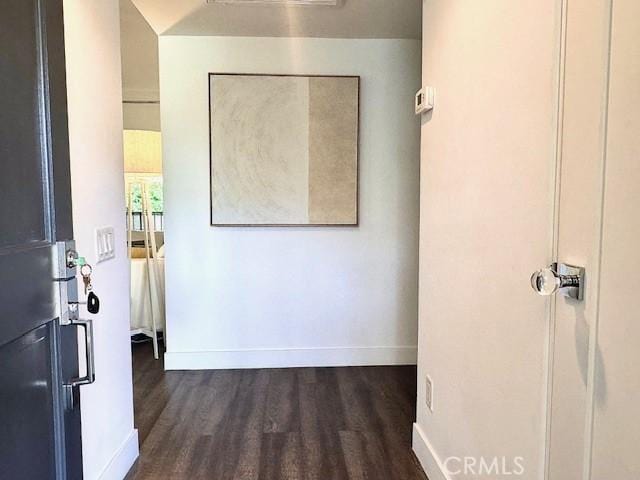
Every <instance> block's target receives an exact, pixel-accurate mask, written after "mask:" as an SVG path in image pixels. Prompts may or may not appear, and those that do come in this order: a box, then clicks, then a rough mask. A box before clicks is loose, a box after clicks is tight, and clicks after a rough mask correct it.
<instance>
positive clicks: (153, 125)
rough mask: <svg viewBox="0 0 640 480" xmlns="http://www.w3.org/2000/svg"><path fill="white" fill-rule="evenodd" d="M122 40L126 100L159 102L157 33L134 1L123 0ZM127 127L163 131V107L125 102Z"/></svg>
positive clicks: (125, 123)
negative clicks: (161, 117) (161, 126)
mask: <svg viewBox="0 0 640 480" xmlns="http://www.w3.org/2000/svg"><path fill="white" fill-rule="evenodd" d="M120 40H121V53H122V88H123V99H124V100H129V101H157V100H159V96H160V87H159V84H158V82H159V79H158V36H157V35H156V33H155V32H154V31H153V29H152V28H151V27H150V26H149V24H148V23H147V21H146V20H145V19H144V17H143V16H142V14H141V13H140V12H139V11H138V9H137V8H136V7H135V5H134V4H133V2H132V1H131V0H120ZM123 114H124V128H126V129H132V130H155V131H159V130H160V106H159V105H158V104H149V103H127V104H124V105H123Z"/></svg>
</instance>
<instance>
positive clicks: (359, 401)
mask: <svg viewBox="0 0 640 480" xmlns="http://www.w3.org/2000/svg"><path fill="white" fill-rule="evenodd" d="M133 365H134V368H133V372H134V403H135V423H136V427H137V428H138V433H139V436H140V444H141V448H140V458H139V459H138V461H137V462H136V465H135V466H134V467H133V469H132V470H131V472H130V473H129V475H128V476H127V479H172V480H179V479H189V480H191V479H194V480H195V479H215V480H227V479H228V480H244V479H255V480H303V479H304V480H331V479H349V480H364V479H369V480H376V479H380V480H403V479H423V480H424V479H426V476H425V475H424V473H423V472H422V470H421V468H420V467H419V465H418V463H417V461H416V460H415V457H414V456H413V454H412V452H411V424H412V422H413V421H414V419H415V393H416V384H415V376H416V375H415V373H416V372H415V368H414V367H348V368H290V369H263V370H213V371H186V372H164V371H163V366H162V361H161V360H153V355H152V352H151V345H150V344H143V345H136V346H134V349H133Z"/></svg>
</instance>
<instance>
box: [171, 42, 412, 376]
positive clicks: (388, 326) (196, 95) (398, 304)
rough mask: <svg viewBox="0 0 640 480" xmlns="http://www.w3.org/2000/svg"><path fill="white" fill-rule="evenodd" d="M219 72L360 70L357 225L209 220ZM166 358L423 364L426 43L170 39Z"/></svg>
mask: <svg viewBox="0 0 640 480" xmlns="http://www.w3.org/2000/svg"><path fill="white" fill-rule="evenodd" d="M209 72H236V73H237V72H254V73H292V74H327V75H331V74H354V75H360V76H361V77H362V78H361V113H360V122H361V123H360V226H359V227H357V228H326V227H304V228H303V227H299V228H255V227H246V228H231V227H225V228H214V227H211V226H209V223H210V221H209V127H208V77H207V74H208V73H209ZM160 86H161V87H160V97H161V110H162V111H161V115H162V128H163V155H164V172H165V210H166V220H165V228H166V255H167V258H166V275H167V278H166V290H167V337H168V351H167V354H166V366H167V368H169V369H182V368H227V367H266V366H293V365H333V364H346V365H349V364H393V363H414V362H415V355H416V348H415V347H416V324H417V242H418V237H417V235H418V176H419V175H418V172H419V134H420V132H419V121H418V119H417V118H416V117H415V116H414V114H413V95H414V93H415V92H416V91H417V89H418V88H419V86H420V43H419V41H414V40H336V39H309V38H306V39H293V38H230V37H174V36H161V37H160Z"/></svg>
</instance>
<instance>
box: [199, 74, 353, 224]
mask: <svg viewBox="0 0 640 480" xmlns="http://www.w3.org/2000/svg"><path fill="white" fill-rule="evenodd" d="M359 95H360V78H359V77H357V76H319V75H306V76H305V75H258V74H217V73H211V74H209V127H210V130H209V133H210V177H211V225H214V226H239V225H247V226H287V225H292V226H293V225H300V226H305V225H307V226H313V225H337V226H339V225H345V226H348V225H357V224H358V128H359V125H358V124H359Z"/></svg>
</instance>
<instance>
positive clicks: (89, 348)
mask: <svg viewBox="0 0 640 480" xmlns="http://www.w3.org/2000/svg"><path fill="white" fill-rule="evenodd" d="M71 325H77V326H78V327H81V328H83V329H84V338H85V358H86V361H87V373H86V375H85V376H83V377H78V378H74V379H72V380H71V381H70V382H69V383H68V384H67V386H69V387H78V386H80V385H89V384H91V383H93V382H95V381H96V374H95V363H94V358H95V357H94V351H93V321H92V320H80V319H78V320H72V321H71Z"/></svg>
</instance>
